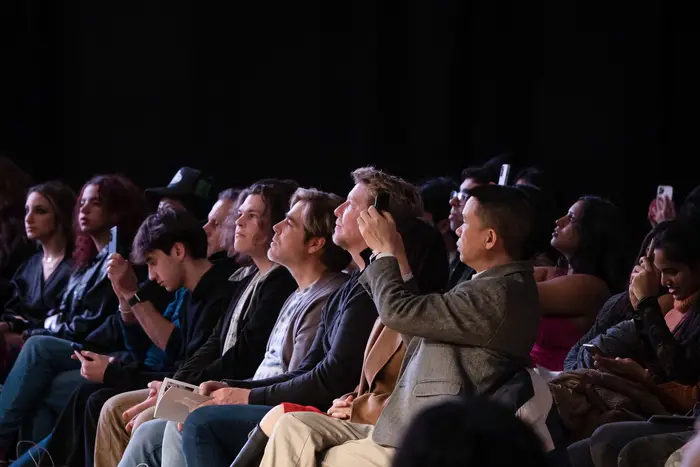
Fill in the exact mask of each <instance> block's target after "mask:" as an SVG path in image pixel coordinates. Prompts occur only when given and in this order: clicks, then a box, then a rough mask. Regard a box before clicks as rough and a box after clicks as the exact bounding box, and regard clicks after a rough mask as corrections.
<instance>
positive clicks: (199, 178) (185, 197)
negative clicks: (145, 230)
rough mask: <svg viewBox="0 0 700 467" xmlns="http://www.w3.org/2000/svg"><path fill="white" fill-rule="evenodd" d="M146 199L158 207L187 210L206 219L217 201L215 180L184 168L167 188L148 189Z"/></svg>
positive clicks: (191, 169)
mask: <svg viewBox="0 0 700 467" xmlns="http://www.w3.org/2000/svg"><path fill="white" fill-rule="evenodd" d="M145 193H146V197H147V198H148V199H150V200H151V201H153V202H156V203H158V206H159V207H161V206H163V205H170V206H172V207H173V208H175V209H185V210H187V211H189V212H191V213H192V215H194V216H195V217H196V218H197V219H204V218H205V217H206V213H207V210H208V209H209V208H210V206H211V205H212V203H213V202H214V201H215V200H214V199H212V198H213V196H214V193H215V191H214V179H213V178H212V177H210V176H207V175H205V174H204V173H202V171H201V170H198V169H193V168H191V167H182V168H180V170H178V171H177V173H175V176H174V177H173V179H172V180H170V183H168V185H167V186H164V187H158V188H147V189H146V192H145Z"/></svg>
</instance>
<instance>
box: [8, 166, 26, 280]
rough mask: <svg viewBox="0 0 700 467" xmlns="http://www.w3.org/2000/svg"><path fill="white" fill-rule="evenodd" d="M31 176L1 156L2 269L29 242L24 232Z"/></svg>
mask: <svg viewBox="0 0 700 467" xmlns="http://www.w3.org/2000/svg"><path fill="white" fill-rule="evenodd" d="M29 185H31V177H30V176H29V174H27V173H26V172H25V171H23V170H22V169H20V168H19V166H18V165H17V164H15V163H14V162H12V161H11V160H10V159H9V158H8V157H5V156H0V270H2V269H3V267H5V265H6V264H7V262H8V261H10V257H11V255H12V252H13V251H15V249H16V248H18V247H19V246H20V244H22V243H24V242H27V239H26V236H25V233H24V201H25V199H26V198H27V190H28V189H29Z"/></svg>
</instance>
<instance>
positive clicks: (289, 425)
mask: <svg viewBox="0 0 700 467" xmlns="http://www.w3.org/2000/svg"><path fill="white" fill-rule="evenodd" d="M373 430H374V426H372V425H362V424H359V423H350V422H346V421H344V420H338V419H335V418H332V417H328V416H327V415H323V414H318V413H313V412H291V413H288V414H285V415H284V416H283V417H282V418H280V419H279V421H278V422H277V425H276V426H275V430H274V431H273V433H272V436H271V437H270V442H269V443H268V444H267V447H266V448H265V456H264V457H263V460H262V462H261V464H260V466H261V467H316V466H317V465H319V464H317V457H316V455H317V453H320V452H323V451H326V452H325V455H324V456H323V460H322V461H321V464H320V465H322V466H324V467H389V466H390V465H391V458H392V456H393V455H394V449H393V448H387V447H383V446H380V445H378V444H376V443H375V442H374V441H372V431H373Z"/></svg>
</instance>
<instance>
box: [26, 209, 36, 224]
mask: <svg viewBox="0 0 700 467" xmlns="http://www.w3.org/2000/svg"><path fill="white" fill-rule="evenodd" d="M24 222H26V223H27V224H30V225H31V224H33V223H34V213H32V212H31V211H30V212H28V213H27V215H25V216H24Z"/></svg>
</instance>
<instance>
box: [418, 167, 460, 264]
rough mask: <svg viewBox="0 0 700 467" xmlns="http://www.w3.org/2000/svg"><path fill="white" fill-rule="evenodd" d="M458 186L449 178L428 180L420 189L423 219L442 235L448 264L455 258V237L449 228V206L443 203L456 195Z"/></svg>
mask: <svg viewBox="0 0 700 467" xmlns="http://www.w3.org/2000/svg"><path fill="white" fill-rule="evenodd" d="M458 189H459V185H458V184H457V182H455V181H454V180H453V179H451V178H449V177H440V178H434V179H431V180H428V181H427V182H425V183H424V184H423V185H421V187H420V196H421V199H422V201H423V219H425V220H426V221H428V222H429V223H430V224H431V225H433V226H435V228H436V229H437V230H438V232H440V234H441V235H442V238H443V240H444V241H445V249H446V250H447V257H448V260H449V261H450V263H452V262H453V261H454V260H455V259H456V258H457V247H456V243H457V236H456V235H455V230H457V229H452V228H451V226H450V219H449V217H450V205H449V204H448V203H445V200H446V199H450V197H451V196H452V193H456V190H458Z"/></svg>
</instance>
